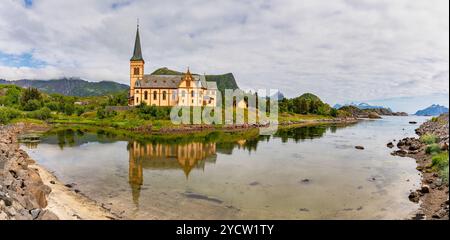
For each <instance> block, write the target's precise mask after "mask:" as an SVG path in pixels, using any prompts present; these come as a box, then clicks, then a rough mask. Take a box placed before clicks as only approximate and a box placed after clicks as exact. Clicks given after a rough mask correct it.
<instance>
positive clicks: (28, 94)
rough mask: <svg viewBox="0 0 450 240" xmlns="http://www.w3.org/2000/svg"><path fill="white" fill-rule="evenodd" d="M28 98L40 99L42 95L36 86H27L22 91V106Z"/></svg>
mask: <svg viewBox="0 0 450 240" xmlns="http://www.w3.org/2000/svg"><path fill="white" fill-rule="evenodd" d="M30 100H38V101H42V95H41V93H40V92H39V90H37V88H32V87H29V88H27V89H25V90H24V91H23V92H22V97H21V98H20V103H21V104H22V106H23V105H25V104H26V103H27V102H28V101H30Z"/></svg>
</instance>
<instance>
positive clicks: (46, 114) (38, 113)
mask: <svg viewBox="0 0 450 240" xmlns="http://www.w3.org/2000/svg"><path fill="white" fill-rule="evenodd" d="M26 116H27V117H28V118H34V119H39V120H47V119H49V118H50V117H51V110H50V108H48V107H43V108H41V109H39V110H35V111H32V112H28V113H27V114H26Z"/></svg>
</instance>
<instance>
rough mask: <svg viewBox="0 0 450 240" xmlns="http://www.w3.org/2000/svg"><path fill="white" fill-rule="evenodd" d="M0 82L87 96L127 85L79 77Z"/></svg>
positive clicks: (123, 88) (67, 94) (107, 92)
mask: <svg viewBox="0 0 450 240" xmlns="http://www.w3.org/2000/svg"><path fill="white" fill-rule="evenodd" d="M0 84H13V85H16V86H20V87H23V88H27V87H34V88H37V89H38V90H40V91H42V92H45V93H48V94H52V93H59V94H63V95H66V96H77V97H88V96H103V95H108V94H112V93H117V92H122V91H124V90H127V89H128V88H129V87H128V85H125V84H120V83H116V82H110V81H101V82H88V81H85V80H82V79H79V78H62V79H53V80H27V79H23V80H17V81H7V80H0Z"/></svg>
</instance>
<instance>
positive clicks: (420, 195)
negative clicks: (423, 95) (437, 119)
mask: <svg viewBox="0 0 450 240" xmlns="http://www.w3.org/2000/svg"><path fill="white" fill-rule="evenodd" d="M443 117H444V118H445V116H443ZM446 118H447V123H446V124H447V129H446V133H445V132H444V135H446V136H447V139H442V137H441V140H442V142H441V143H440V144H441V148H442V151H448V134H449V133H448V114H447V115H446ZM429 121H430V120H429ZM429 121H427V122H425V123H423V124H422V125H420V126H419V128H417V129H416V133H417V135H419V137H420V136H422V135H424V134H428V133H434V131H435V129H433V128H436V127H433V128H429V129H427V127H426V126H425V125H426V124H427V123H428V122H429ZM444 128H445V126H444ZM444 131H445V130H444ZM439 135H441V134H439ZM443 138H445V137H443ZM387 146H388V147H390V148H393V147H394V145H393V143H392V142H389V143H388V144H387ZM396 147H397V148H398V149H397V150H395V151H393V152H392V153H391V154H392V155H396V156H400V157H409V158H412V159H414V160H415V161H416V164H417V168H416V169H417V171H418V172H419V174H420V175H421V186H420V188H419V189H415V190H411V192H410V195H409V196H408V198H409V200H410V201H412V202H414V203H417V204H419V206H420V207H419V209H418V210H417V211H416V212H415V213H414V217H412V219H413V220H448V219H449V200H448V199H449V195H448V194H449V192H448V182H447V183H445V182H443V179H442V178H441V176H439V174H438V173H437V172H436V171H435V170H433V168H432V156H433V155H431V154H427V153H426V147H427V144H425V143H423V142H422V141H420V140H419V139H418V138H415V137H411V138H403V139H401V140H399V141H398V142H397V146H396Z"/></svg>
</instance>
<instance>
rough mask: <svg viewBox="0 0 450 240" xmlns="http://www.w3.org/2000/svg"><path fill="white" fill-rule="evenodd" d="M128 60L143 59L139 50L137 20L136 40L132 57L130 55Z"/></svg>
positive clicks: (139, 40)
mask: <svg viewBox="0 0 450 240" xmlns="http://www.w3.org/2000/svg"><path fill="white" fill-rule="evenodd" d="M130 61H144V59H143V58H142V51H141V39H140V37H139V22H138V24H137V30H136V40H135V42H134V52H133V57H131V59H130Z"/></svg>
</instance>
